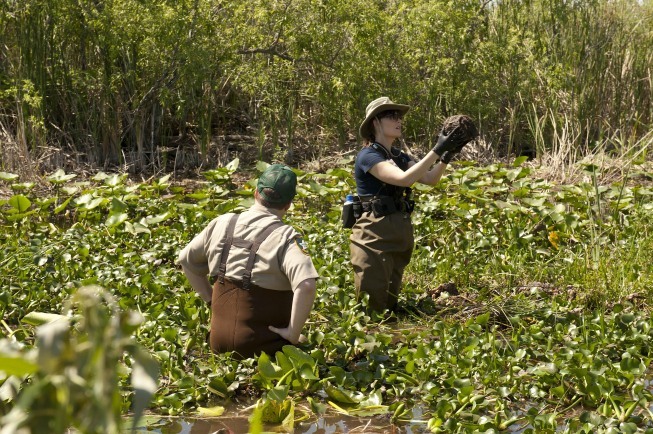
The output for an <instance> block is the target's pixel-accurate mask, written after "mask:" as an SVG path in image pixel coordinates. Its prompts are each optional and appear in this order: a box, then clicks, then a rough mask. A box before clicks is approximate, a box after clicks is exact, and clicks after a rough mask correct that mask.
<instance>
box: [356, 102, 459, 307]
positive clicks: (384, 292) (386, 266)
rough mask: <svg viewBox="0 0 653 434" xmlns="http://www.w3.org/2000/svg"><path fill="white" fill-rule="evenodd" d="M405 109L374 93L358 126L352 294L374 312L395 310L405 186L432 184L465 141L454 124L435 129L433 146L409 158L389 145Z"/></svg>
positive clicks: (405, 245) (409, 247) (406, 257)
mask: <svg viewBox="0 0 653 434" xmlns="http://www.w3.org/2000/svg"><path fill="white" fill-rule="evenodd" d="M409 109H410V106H408V105H404V104H395V103H393V102H392V101H391V100H390V98H388V97H381V98H378V99H375V100H374V101H372V102H371V103H369V105H368V106H367V109H366V110H365V119H364V120H363V122H362V123H361V126H360V129H359V132H360V135H361V137H362V138H363V148H362V149H361V151H360V152H359V153H358V155H357V156H356V162H355V166H354V177H355V179H356V190H357V194H358V196H359V198H360V200H361V202H362V208H363V213H362V216H361V217H360V218H358V219H357V221H356V222H355V223H354V226H353V228H352V234H351V236H350V241H351V244H350V251H351V262H352V265H353V268H354V283H355V286H356V294H357V295H358V296H360V295H361V294H362V293H366V294H369V308H370V309H371V310H373V311H376V312H382V311H384V310H386V309H389V310H390V311H395V310H396V308H397V297H398V295H399V291H400V289H401V280H402V276H403V272H404V268H405V267H406V265H408V263H409V262H410V257H411V255H412V252H413V244H414V238H413V225H412V223H411V218H410V215H411V213H412V211H413V207H414V202H413V201H412V200H411V198H410V187H411V186H412V185H413V184H414V183H415V182H418V181H419V182H421V183H423V184H428V185H435V184H437V182H438V181H439V180H440V178H441V177H442V174H443V173H444V171H445V169H446V167H447V164H448V163H449V162H450V161H451V159H452V158H453V156H454V155H455V154H456V153H458V152H460V150H462V148H463V146H464V145H465V144H466V143H467V142H466V141H464V140H461V139H460V138H459V135H458V134H456V130H455V129H454V130H452V131H450V132H449V134H446V135H445V134H444V133H440V135H439V137H438V140H437V143H436V145H435V146H434V147H433V149H432V150H431V151H430V152H429V153H428V154H427V155H426V156H425V157H424V158H422V159H421V160H420V161H414V160H413V159H411V158H410V156H409V155H408V154H406V153H405V152H402V151H401V149H400V148H399V147H396V146H393V145H394V144H395V142H396V141H397V139H399V138H400V137H401V132H402V131H401V128H402V123H403V122H402V119H403V116H404V115H405V114H406V112H408V110H409Z"/></svg>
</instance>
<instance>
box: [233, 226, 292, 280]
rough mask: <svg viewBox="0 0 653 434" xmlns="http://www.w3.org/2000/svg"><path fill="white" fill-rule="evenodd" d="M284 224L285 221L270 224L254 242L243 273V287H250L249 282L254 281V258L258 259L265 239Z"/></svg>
mask: <svg viewBox="0 0 653 434" xmlns="http://www.w3.org/2000/svg"><path fill="white" fill-rule="evenodd" d="M282 225H283V223H281V222H274V223H272V224H271V225H270V226H268V227H267V228H265V230H264V231H263V232H261V233H260V234H259V235H258V236H257V237H256V239H255V240H254V243H253V244H252V247H251V249H250V251H249V258H248V259H247V266H246V267H245V273H243V288H245V289H249V284H250V282H251V281H252V269H253V268H254V260H255V259H256V252H258V249H259V247H261V244H263V241H265V240H266V238H267V237H268V236H270V234H271V233H272V231H274V230H275V229H276V228H278V227H279V226H282Z"/></svg>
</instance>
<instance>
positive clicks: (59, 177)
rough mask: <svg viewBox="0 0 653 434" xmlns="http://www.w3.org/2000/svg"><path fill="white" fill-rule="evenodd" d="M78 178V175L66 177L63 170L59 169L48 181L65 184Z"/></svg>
mask: <svg viewBox="0 0 653 434" xmlns="http://www.w3.org/2000/svg"><path fill="white" fill-rule="evenodd" d="M75 177H77V175H75V174H73V173H71V174H68V175H66V172H64V170H63V169H57V170H56V171H55V172H54V173H53V174H52V175H50V176H48V177H47V178H45V179H47V180H48V181H49V182H51V183H52V184H63V183H65V182H67V181H70V180H71V179H73V178H75Z"/></svg>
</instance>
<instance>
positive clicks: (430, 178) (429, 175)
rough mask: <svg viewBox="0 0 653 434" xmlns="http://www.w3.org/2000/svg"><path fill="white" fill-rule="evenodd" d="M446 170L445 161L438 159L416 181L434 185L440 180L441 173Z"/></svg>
mask: <svg viewBox="0 0 653 434" xmlns="http://www.w3.org/2000/svg"><path fill="white" fill-rule="evenodd" d="M445 170H447V163H445V162H443V161H439V162H438V163H437V164H436V165H435V166H433V168H432V169H431V170H429V171H428V172H426V173H425V174H424V176H422V177H421V178H420V179H419V180H418V181H419V182H421V183H422V184H427V185H435V184H437V183H438V182H440V179H441V178H442V175H444V172H445Z"/></svg>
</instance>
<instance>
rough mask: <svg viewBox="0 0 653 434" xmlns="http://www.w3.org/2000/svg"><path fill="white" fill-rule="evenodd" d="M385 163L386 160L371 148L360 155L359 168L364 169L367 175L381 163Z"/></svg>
mask: <svg viewBox="0 0 653 434" xmlns="http://www.w3.org/2000/svg"><path fill="white" fill-rule="evenodd" d="M382 161H385V158H383V156H382V155H381V154H380V153H379V152H376V151H374V150H373V149H371V148H365V149H363V150H362V151H361V152H360V154H359V155H358V161H357V163H358V166H359V167H360V168H361V169H363V172H365V173H367V172H369V171H370V169H371V168H372V167H374V166H376V165H377V164H379V163H380V162H382Z"/></svg>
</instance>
